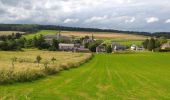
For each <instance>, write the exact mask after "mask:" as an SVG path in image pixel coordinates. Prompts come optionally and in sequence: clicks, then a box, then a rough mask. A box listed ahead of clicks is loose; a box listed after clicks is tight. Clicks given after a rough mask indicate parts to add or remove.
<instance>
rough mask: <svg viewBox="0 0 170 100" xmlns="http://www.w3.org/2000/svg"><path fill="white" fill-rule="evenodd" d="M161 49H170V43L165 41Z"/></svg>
mask: <svg viewBox="0 0 170 100" xmlns="http://www.w3.org/2000/svg"><path fill="white" fill-rule="evenodd" d="M161 49H163V50H165V49H170V43H165V44H163V45H162V46H161Z"/></svg>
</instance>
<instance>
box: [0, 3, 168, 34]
mask: <svg viewBox="0 0 170 100" xmlns="http://www.w3.org/2000/svg"><path fill="white" fill-rule="evenodd" d="M0 23H4V24H9V23H10V24H43V25H62V26H71V27H83V28H101V29H115V30H128V31H147V32H159V31H163V32H170V1H169V0H0Z"/></svg>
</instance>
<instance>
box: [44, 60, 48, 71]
mask: <svg viewBox="0 0 170 100" xmlns="http://www.w3.org/2000/svg"><path fill="white" fill-rule="evenodd" d="M48 64H49V61H48V60H46V61H45V62H44V68H45V70H47V68H48Z"/></svg>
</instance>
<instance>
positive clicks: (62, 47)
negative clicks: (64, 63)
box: [59, 43, 75, 51]
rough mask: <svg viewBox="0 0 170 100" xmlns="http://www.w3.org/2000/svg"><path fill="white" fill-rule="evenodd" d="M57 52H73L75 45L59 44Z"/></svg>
mask: <svg viewBox="0 0 170 100" xmlns="http://www.w3.org/2000/svg"><path fill="white" fill-rule="evenodd" d="M59 50H62V51H74V50H75V45H74V44H66V43H59Z"/></svg>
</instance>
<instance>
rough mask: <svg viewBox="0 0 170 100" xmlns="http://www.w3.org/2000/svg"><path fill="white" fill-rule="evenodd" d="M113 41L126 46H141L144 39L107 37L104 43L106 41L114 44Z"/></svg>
mask: <svg viewBox="0 0 170 100" xmlns="http://www.w3.org/2000/svg"><path fill="white" fill-rule="evenodd" d="M113 42H116V43H119V44H121V45H125V46H128V47H130V46H131V45H132V44H135V45H138V46H141V45H142V42H143V40H126V39H107V40H104V43H106V44H112V43H113Z"/></svg>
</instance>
